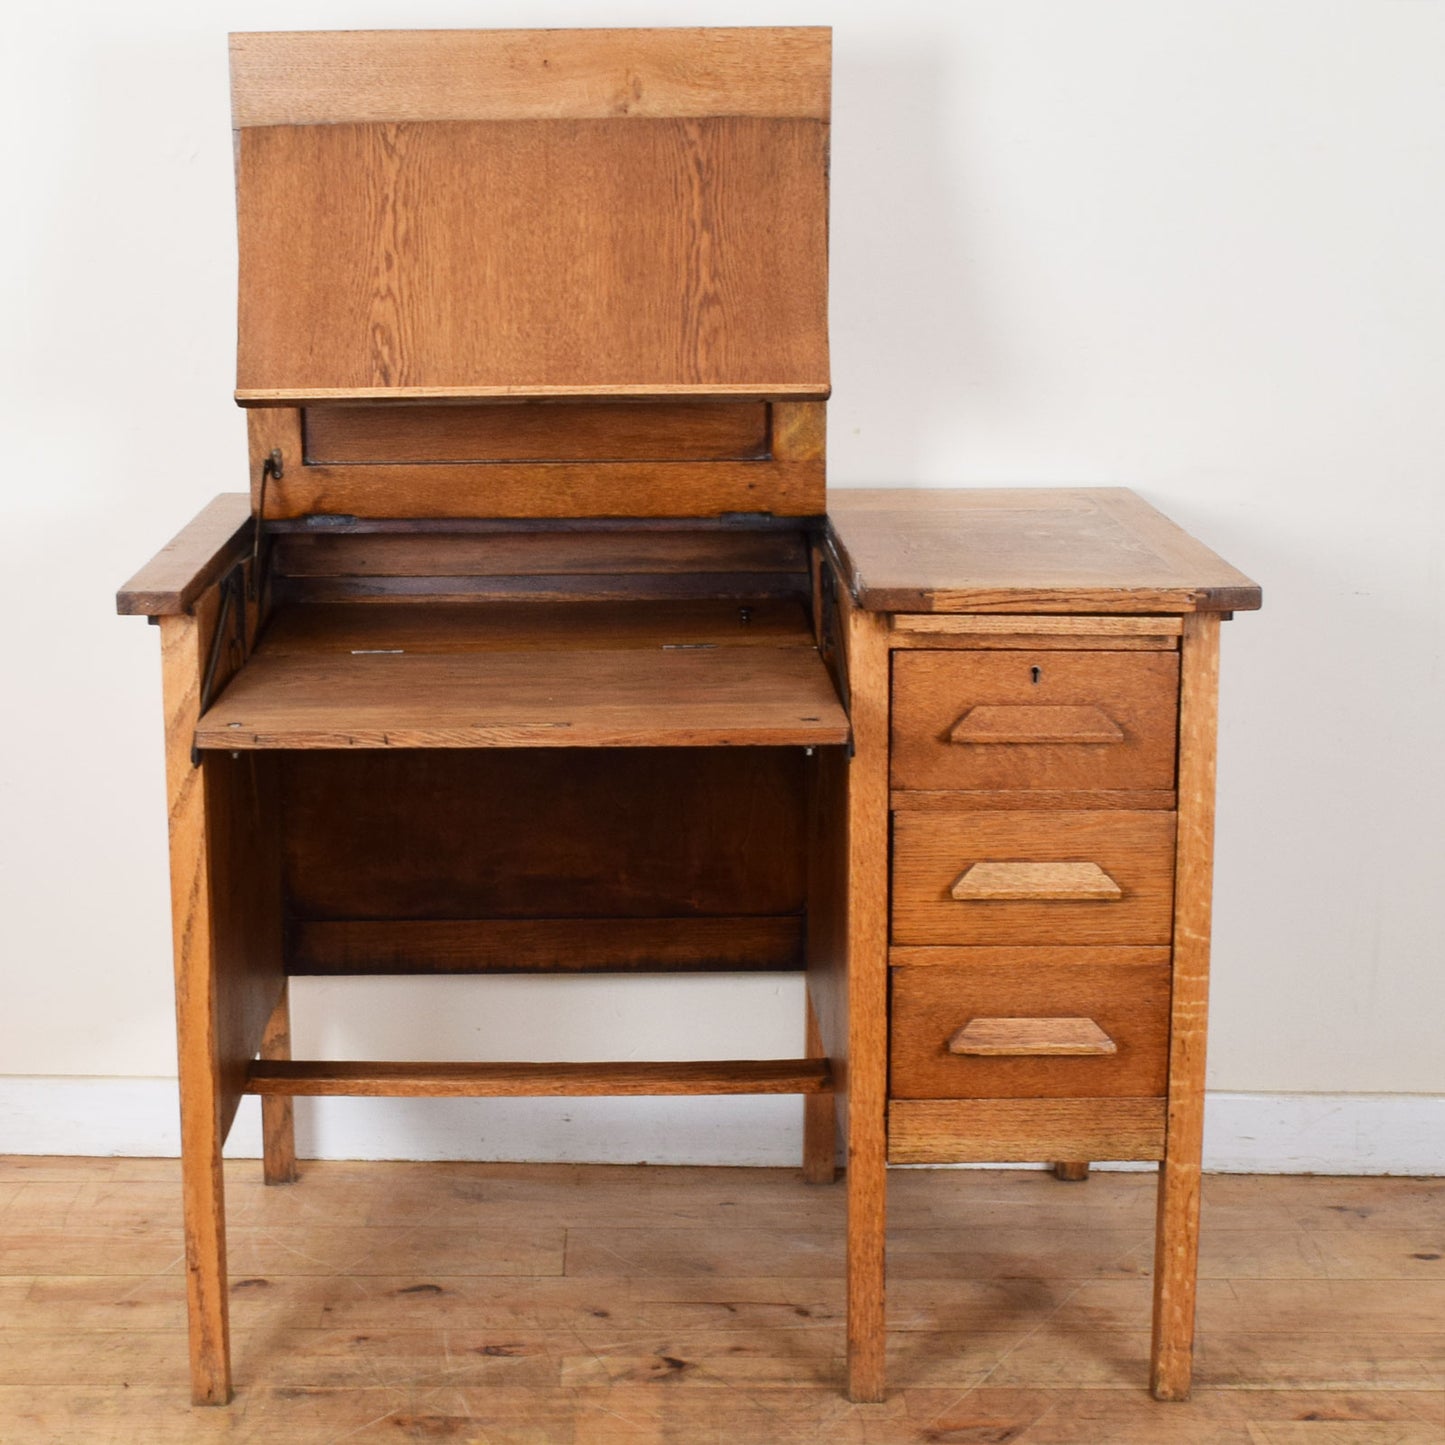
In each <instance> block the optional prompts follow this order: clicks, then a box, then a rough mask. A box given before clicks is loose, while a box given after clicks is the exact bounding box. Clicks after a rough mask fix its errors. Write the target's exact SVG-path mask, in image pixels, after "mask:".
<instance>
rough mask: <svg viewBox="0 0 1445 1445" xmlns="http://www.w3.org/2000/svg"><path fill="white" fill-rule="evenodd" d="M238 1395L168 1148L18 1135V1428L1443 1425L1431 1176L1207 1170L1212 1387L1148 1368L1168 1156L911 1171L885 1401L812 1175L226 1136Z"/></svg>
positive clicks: (1147, 1430)
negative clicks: (1153, 1375) (201, 1321)
mask: <svg viewBox="0 0 1445 1445" xmlns="http://www.w3.org/2000/svg"><path fill="white" fill-rule="evenodd" d="M227 1178H228V1202H229V1206H230V1210H229V1212H230V1224H231V1281H232V1297H233V1300H232V1318H233V1329H234V1333H235V1341H234V1346H235V1363H236V1378H237V1385H238V1394H237V1398H236V1402H235V1404H234V1405H232V1406H231V1407H230V1408H229V1409H220V1410H193V1409H191V1407H190V1406H189V1404H188V1403H187V1398H188V1397H187V1383H186V1364H185V1362H186V1348H185V1340H184V1335H183V1330H184V1305H183V1298H182V1296H183V1284H182V1278H181V1246H180V1215H179V1197H180V1189H179V1171H178V1166H177V1165H176V1164H175V1163H174V1162H172V1161H162V1160H128V1159H33V1158H14V1159H8V1160H0V1442H4V1445H32V1442H34V1445H42V1442H63V1445H109V1442H115V1445H171V1442H191V1441H202V1442H203V1441H210V1440H229V1441H277V1442H284V1445H312V1442H331V1441H346V1442H371V1441H389V1442H407V1441H466V1442H478V1445H622V1442H627V1445H673V1442H677V1445H798V1442H815V1441H819V1442H834V1441H836V1442H840V1445H903V1442H908V1445H915V1442H917V1445H964V1442H970V1445H1002V1442H1020V1445H1076V1442H1077V1445H1096V1442H1097V1445H1136V1442H1137V1445H1172V1442H1180V1445H1195V1442H1201V1445H1203V1442H1208V1445H1227V1442H1236V1441H1237V1442H1240V1445H1352V1442H1359V1445H1441V1442H1445V1263H1442V1255H1445V1180H1432V1181H1422V1180H1407V1179H1395V1180H1381V1179H1373V1180H1372V1179H1311V1178H1247V1177H1237V1176H1236V1177H1226V1176H1218V1177H1214V1178H1211V1179H1209V1180H1208V1181H1207V1185H1206V1191H1205V1218H1204V1247H1203V1259H1202V1276H1203V1277H1202V1282H1201V1289H1200V1339H1199V1355H1198V1370H1197V1382H1198V1383H1197V1388H1196V1391H1195V1396H1194V1399H1193V1400H1192V1401H1190V1402H1189V1403H1187V1404H1182V1405H1160V1404H1156V1403H1155V1402H1154V1401H1152V1400H1151V1399H1150V1398H1149V1397H1148V1395H1147V1394H1146V1392H1145V1389H1144V1381H1145V1378H1146V1373H1147V1367H1146V1355H1147V1350H1148V1330H1149V1280H1148V1275H1149V1268H1150V1251H1151V1232H1152V1224H1153V1177H1152V1175H1144V1174H1095V1175H1094V1176H1093V1178H1092V1179H1090V1180H1089V1181H1088V1182H1087V1183H1084V1184H1063V1183H1059V1182H1058V1181H1056V1180H1054V1179H1053V1178H1052V1177H1051V1176H1049V1175H1047V1174H1045V1173H1043V1172H1041V1171H1037V1170H1008V1171H998V1172H992V1171H991V1172H976V1171H966V1172H923V1171H904V1172H896V1173H894V1174H893V1175H892V1176H890V1203H891V1206H892V1228H891V1230H890V1283H891V1290H890V1297H889V1317H890V1320H891V1325H892V1333H891V1337H890V1346H889V1368H890V1383H891V1386H892V1392H891V1394H890V1396H889V1399H888V1400H887V1402H886V1403H885V1404H882V1405H849V1404H848V1403H847V1402H846V1401H845V1400H844V1399H843V1398H842V1397H841V1395H840V1393H839V1383H840V1380H841V1378H842V1358H841V1351H842V1343H843V1330H842V1303H843V1296H842V1287H841V1282H840V1281H841V1275H842V1262H843V1261H842V1239H843V1195H842V1191H841V1189H840V1188H837V1187H835V1188H831V1189H829V1188H809V1187H807V1186H805V1185H804V1184H803V1183H802V1182H801V1180H800V1178H799V1176H798V1174H797V1173H796V1172H788V1171H780V1170H748V1169H671V1168H615V1167H586V1168H579V1167H572V1166H527V1165H477V1164H345V1163H314V1164H309V1165H306V1166H304V1177H303V1179H302V1182H301V1183H299V1184H297V1185H294V1186H291V1187H287V1188H276V1189H266V1188H264V1187H263V1185H262V1184H261V1180H260V1166H259V1164H256V1163H252V1162H249V1161H246V1162H240V1163H236V1164H232V1165H228V1167H227Z"/></svg>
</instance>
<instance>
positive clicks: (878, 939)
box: [836, 588, 889, 1401]
mask: <svg viewBox="0 0 1445 1445" xmlns="http://www.w3.org/2000/svg"><path fill="white" fill-rule="evenodd" d="M836 590H837V592H838V594H839V595H838V608H839V612H838V619H839V625H840V627H841V629H842V635H843V651H844V658H845V663H846V673H847V688H848V698H849V714H850V717H851V720H852V727H853V756H852V758H851V759H850V761H849V763H848V779H847V788H848V805H847V806H848V821H847V832H846V836H847V847H848V934H847V939H848V941H847V948H848V954H847V957H848V1067H847V1089H848V1115H847V1119H848V1126H847V1127H848V1133H847V1159H848V1174H847V1185H848V1226H847V1228H848V1233H847V1280H848V1323H847V1333H848V1397H849V1399H851V1400H855V1401H877V1400H881V1399H882V1398H883V1396H884V1392H885V1389H886V1323H885V1311H884V1302H885V1282H884V1267H885V1263H884V1230H885V1224H886V1217H887V1197H886V1196H887V1136H886V1127H885V1117H884V1116H885V1109H886V1098H887V1088H888V1079H887V1069H888V1017H887V987H888V808H887V804H888V710H889V685H888V679H889V667H888V664H889V658H888V634H887V630H886V626H885V624H884V621H883V619H882V618H880V617H877V616H875V615H873V614H870V613H867V612H864V611H862V610H860V609H858V608H856V607H855V606H854V605H853V603H852V600H851V598H849V597H848V595H847V594H846V592H843V591H842V589H841V588H838V589H836Z"/></svg>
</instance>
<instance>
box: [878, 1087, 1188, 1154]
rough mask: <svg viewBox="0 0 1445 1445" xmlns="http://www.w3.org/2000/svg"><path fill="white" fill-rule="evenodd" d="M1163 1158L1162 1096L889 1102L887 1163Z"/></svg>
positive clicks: (909, 1100)
mask: <svg viewBox="0 0 1445 1445" xmlns="http://www.w3.org/2000/svg"><path fill="white" fill-rule="evenodd" d="M1163 1157H1164V1100H1163V1099H900V1100H895V1101H893V1102H891V1103H890V1104H889V1105H888V1162H889V1163H890V1164H1039V1163H1047V1162H1048V1161H1049V1160H1052V1159H1109V1160H1115V1159H1124V1160H1157V1159H1162V1158H1163Z"/></svg>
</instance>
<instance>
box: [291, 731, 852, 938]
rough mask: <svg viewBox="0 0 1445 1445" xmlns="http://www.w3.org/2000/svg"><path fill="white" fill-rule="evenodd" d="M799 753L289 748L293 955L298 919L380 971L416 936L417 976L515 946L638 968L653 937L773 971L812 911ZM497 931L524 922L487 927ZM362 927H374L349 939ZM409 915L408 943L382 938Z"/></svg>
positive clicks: (302, 933)
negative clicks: (768, 965) (789, 932)
mask: <svg viewBox="0 0 1445 1445" xmlns="http://www.w3.org/2000/svg"><path fill="white" fill-rule="evenodd" d="M838 751H841V750H840V749H831V750H825V749H819V750H818V752H817V754H816V755H815V757H816V758H822V757H824V756H825V754H826V753H828V752H838ZM811 761H813V760H810V759H808V758H807V757H806V756H805V755H804V753H803V751H802V750H801V749H798V748H706V749H681V748H614V749H608V750H606V751H605V752H603V751H597V750H592V749H587V748H533V749H521V750H516V749H507V750H502V749H495V748H493V749H475V750H471V749H463V750H458V751H437V750H427V749H388V750H378V751H369V750H356V751H335V752H328V751H316V752H304V753H289V754H286V755H285V756H284V758H283V769H282V779H283V786H284V789H285V797H286V809H285V813H284V816H283V840H284V854H285V881H286V894H287V898H288V900H289V902H290V908H291V914H292V918H293V920H294V922H295V924H296V925H297V928H298V930H299V932H298V936H297V940H296V941H297V943H298V945H300V946H302V952H301V955H300V958H299V959H298V960H297V961H298V962H303V963H304V962H305V960H306V954H305V952H304V945H305V944H306V942H307V937H308V934H307V931H306V925H307V924H308V923H313V922H314V923H318V924H327V925H329V924H332V923H336V924H342V925H346V927H344V928H341V929H338V930H337V931H336V932H331V933H328V932H327V931H325V930H323V932H322V933H321V935H319V937H320V939H321V941H322V947H323V948H324V949H325V957H332V958H337V957H338V954H337V953H335V952H333V951H332V950H333V949H335V950H338V951H339V952H340V954H341V955H342V956H346V957H351V958H355V959H356V960H357V961H358V962H366V961H368V960H369V961H371V962H375V963H378V964H379V963H382V962H384V961H386V960H387V959H388V957H391V958H395V959H396V960H397V961H400V962H404V961H405V955H398V954H395V953H389V952H388V948H387V944H388V939H389V940H390V941H391V942H392V943H394V944H396V945H398V946H399V947H406V946H408V945H409V944H410V943H415V944H418V945H421V946H422V947H421V948H420V949H419V956H418V957H417V960H416V961H417V965H418V967H425V966H426V965H427V964H428V961H429V960H428V957H427V950H428V949H429V948H430V947H431V946H432V945H435V949H436V952H435V953H434V954H433V955H432V957H431V959H430V962H433V963H440V962H442V961H444V960H445V959H446V958H449V957H456V956H457V954H461V955H462V956H463V957H464V958H468V957H469V958H471V959H474V960H475V961H477V962H484V961H487V960H488V959H489V958H496V959H498V961H500V957H501V956H502V955H504V954H505V953H506V951H507V950H510V949H512V948H515V949H516V956H517V957H518V960H519V962H521V963H524V964H528V965H530V964H541V963H543V962H545V961H546V959H547V953H548V950H549V948H550V947H551V946H552V945H554V944H555V945H556V946H557V948H558V950H559V951H566V952H568V953H570V954H572V955H573V956H575V957H576V958H577V959H579V960H580V961H588V960H589V959H593V960H597V961H600V962H617V963H624V964H625V963H626V962H627V960H628V959H629V958H632V959H633V960H635V961H638V962H641V961H642V959H643V958H645V957H646V953H645V950H647V949H648V948H650V947H652V946H656V947H657V949H658V955H657V957H658V958H659V959H660V960H662V961H667V960H671V961H672V962H674V963H677V964H682V963H684V962H685V961H686V959H687V957H688V956H689V955H691V956H692V957H694V958H696V957H698V956H699V955H704V956H705V954H706V951H707V950H708V949H712V948H716V949H718V950H720V953H719V955H718V956H720V957H732V958H735V959H738V960H739V961H740V962H741V961H743V960H745V959H747V960H751V961H752V962H753V963H763V962H765V961H776V960H777V959H778V952H777V950H778V949H779V948H780V947H782V946H784V945H785V939H784V938H783V936H782V930H784V929H786V928H788V927H790V926H791V927H793V928H796V926H797V924H796V920H797V919H798V918H799V917H800V916H802V915H803V914H804V911H805V909H806V908H807V906H808V891H807V883H806V871H805V863H806V856H807V855H806V820H807V810H806V784H805V770H806V768H807V766H808V764H809V763H810V762H811ZM629 919H630V920H635V922H633V923H624V922H621V921H620V920H629ZM780 919H781V920H789V919H791V920H792V923H791V925H790V924H789V923H787V922H779V921H778V920H780ZM509 920H512V921H517V922H518V923H520V924H523V925H526V926H525V927H520V928H518V929H515V930H512V929H509V928H506V927H492V926H491V925H497V924H503V923H506V922H507V921H509ZM548 920H552V921H553V922H552V924H551V925H549V922H548ZM564 920H570V923H564V922H563V921H564ZM597 920H601V922H599V923H597V926H596V928H595V930H594V931H593V932H591V933H588V932H587V929H588V927H589V925H590V923H592V922H593V921H597ZM609 920H613V921H615V922H609ZM676 920H692V921H691V922H681V923H679V922H676ZM710 920H711V921H710ZM718 920H722V921H718ZM729 920H731V921H729ZM748 920H751V921H748ZM769 920H772V921H769ZM364 922H374V923H376V924H378V925H379V926H380V927H379V928H378V933H377V934H376V935H373V934H371V933H370V932H369V931H368V930H362V929H356V931H354V932H353V931H351V926H352V925H357V924H360V923H364ZM411 923H416V924H419V925H422V926H421V927H419V928H418V929H417V930H416V931H415V932H413V933H412V934H411V937H410V939H408V938H407V937H406V936H405V932H406V930H405V929H404V928H398V931H397V932H396V933H394V934H392V933H389V932H388V930H389V929H391V928H394V927H397V925H404V924H411ZM449 923H454V924H456V925H457V927H456V928H455V930H454V931H449V930H448V929H447V927H446V926H445V925H447V924H449ZM469 924H474V925H476V926H475V928H472V929H470V931H469V929H468V925H469ZM553 926H555V927H556V928H558V929H561V928H564V927H565V928H568V929H570V930H571V932H570V935H567V936H564V935H563V934H562V933H560V932H552V933H550V934H549V927H553ZM529 929H531V930H535V931H532V932H529V931H528V930H529ZM628 929H635V930H636V931H635V932H631V933H629V932H628V931H627V930H628ZM734 930H736V931H734ZM493 949H495V950H496V951H495V952H491V950H493ZM373 950H375V951H373ZM594 950H595V951H594ZM293 957H295V955H294V954H293ZM325 957H323V958H321V959H317V960H315V961H316V962H317V963H322V962H325ZM338 961H340V960H339V958H338ZM563 966H565V965H563Z"/></svg>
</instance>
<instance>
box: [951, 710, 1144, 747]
mask: <svg viewBox="0 0 1445 1445" xmlns="http://www.w3.org/2000/svg"><path fill="white" fill-rule="evenodd" d="M948 740H949V742H951V743H959V744H964V745H968V746H973V747H977V746H979V745H980V744H988V743H1122V742H1123V741H1124V732H1123V729H1122V728H1121V727H1120V726H1119V724H1118V723H1116V722H1115V721H1114V720H1113V718H1111V717H1110V716H1109V715H1108V714H1107V713H1106V712H1104V711H1103V709H1102V708H1098V707H1094V706H1092V705H1089V706H1084V707H1068V706H1064V707H1059V706H1053V705H1044V706H1038V707H1035V706H1010V705H1005V706H994V705H992V704H989V703H980V704H978V705H977V706H975V707H971V708H969V710H968V711H967V712H966V713H964V715H963V716H962V717H961V718H959V720H958V721H957V722H956V723H954V725H953V727H952V728H950V729H949V733H948Z"/></svg>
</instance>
